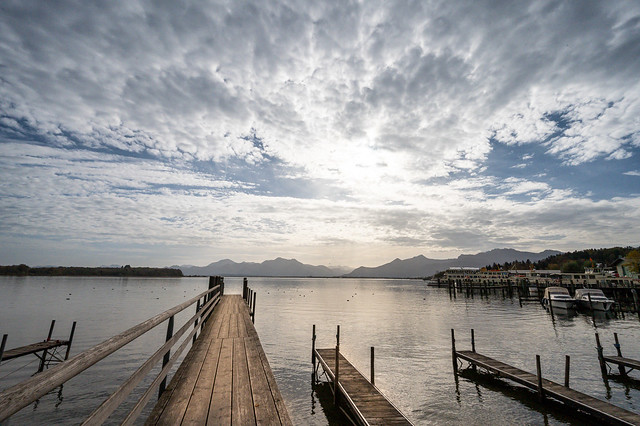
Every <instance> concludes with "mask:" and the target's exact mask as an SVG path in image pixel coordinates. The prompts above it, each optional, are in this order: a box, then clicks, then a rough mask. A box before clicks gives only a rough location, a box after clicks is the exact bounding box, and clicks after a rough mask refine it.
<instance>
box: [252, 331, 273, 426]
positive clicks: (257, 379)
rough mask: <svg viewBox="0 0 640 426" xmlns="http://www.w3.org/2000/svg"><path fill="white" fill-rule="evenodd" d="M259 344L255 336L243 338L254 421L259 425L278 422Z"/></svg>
mask: <svg viewBox="0 0 640 426" xmlns="http://www.w3.org/2000/svg"><path fill="white" fill-rule="evenodd" d="M259 344H260V342H259V341H257V340H256V339H255V338H247V339H246V340H245V347H246V350H247V365H248V367H249V379H250V380H251V393H252V395H253V406H254V412H255V417H256V423H257V424H259V425H265V424H276V423H280V418H279V416H278V410H277V409H276V405H275V401H274V400H273V395H272V393H271V388H270V387H269V382H268V381H267V376H266V374H265V371H264V366H263V365H262V360H261V359H260V354H259V353H258V345H259Z"/></svg>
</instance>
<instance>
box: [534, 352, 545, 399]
mask: <svg viewBox="0 0 640 426" xmlns="http://www.w3.org/2000/svg"><path fill="white" fill-rule="evenodd" d="M536 372H537V375H538V397H539V398H540V401H544V391H543V390H542V368H541V367H540V355H536Z"/></svg>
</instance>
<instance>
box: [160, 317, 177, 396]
mask: <svg viewBox="0 0 640 426" xmlns="http://www.w3.org/2000/svg"><path fill="white" fill-rule="evenodd" d="M173 317H174V316H173V315H171V317H170V318H169V322H168V323H167V338H166V339H165V342H168V341H169V339H171V338H172V337H173ZM170 358H171V349H168V350H167V352H166V353H165V354H164V358H162V368H164V366H165V365H167V364H168V363H169V359H170ZM166 387H167V378H166V377H165V378H164V379H162V382H160V387H159V388H158V399H160V396H161V395H162V393H163V392H164V390H165V388H166Z"/></svg>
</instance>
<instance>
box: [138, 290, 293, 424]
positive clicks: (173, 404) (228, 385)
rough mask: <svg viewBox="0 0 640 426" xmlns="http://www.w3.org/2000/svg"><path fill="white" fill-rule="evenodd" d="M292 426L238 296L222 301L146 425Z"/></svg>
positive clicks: (247, 311) (230, 296) (247, 314)
mask: <svg viewBox="0 0 640 426" xmlns="http://www.w3.org/2000/svg"><path fill="white" fill-rule="evenodd" d="M183 423H184V424H187V423H188V424H194V423H195V424H215V425H230V424H238V425H255V424H282V425H291V424H292V423H291V420H290V419H289V414H288V412H287V409H286V407H285V405H284V401H283V400H282V396H281V395H280V391H279V390H278V386H277V384H276V381H275V378H274V376H273V373H272V371H271V367H270V366H269V362H268V361H267V357H266V355H265V353H264V350H263V349H262V345H261V344H260V339H259V338H258V333H257V332H256V329H255V327H254V326H253V323H252V322H251V319H250V317H249V309H248V307H247V305H246V304H245V303H244V301H243V299H242V297H241V296H240V295H229V296H223V297H222V299H221V301H220V303H219V306H217V307H216V309H215V310H214V311H213V314H212V315H211V317H210V318H209V319H208V320H207V323H206V325H205V326H204V328H203V331H202V334H201V335H200V336H199V337H198V338H197V339H196V341H195V343H194V345H193V347H192V348H191V350H190V351H189V353H188V354H187V355H186V357H185V359H184V361H183V362H182V364H181V365H180V367H179V368H178V370H177V371H176V374H175V375H174V377H173V379H172V380H171V382H170V383H169V385H168V386H167V389H166V390H165V391H164V393H163V394H162V396H161V397H160V399H159V400H158V402H157V404H156V406H155V408H154V409H153V412H152V413H151V415H150V416H149V418H148V419H147V422H146V424H147V425H157V424H171V425H173V424H183Z"/></svg>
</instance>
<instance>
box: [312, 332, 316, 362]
mask: <svg viewBox="0 0 640 426" xmlns="http://www.w3.org/2000/svg"><path fill="white" fill-rule="evenodd" d="M311 363H312V364H313V369H314V370H315V367H316V325H315V324H313V332H312V334H311Z"/></svg>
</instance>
